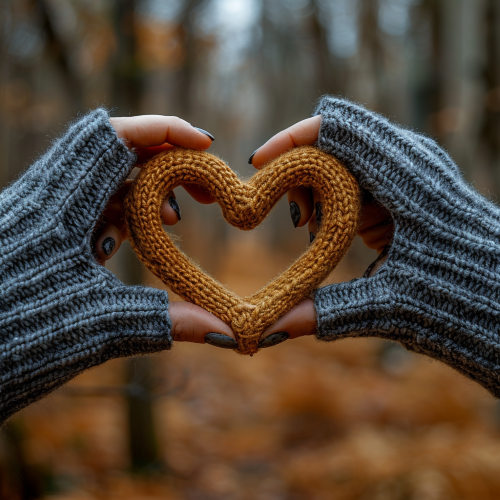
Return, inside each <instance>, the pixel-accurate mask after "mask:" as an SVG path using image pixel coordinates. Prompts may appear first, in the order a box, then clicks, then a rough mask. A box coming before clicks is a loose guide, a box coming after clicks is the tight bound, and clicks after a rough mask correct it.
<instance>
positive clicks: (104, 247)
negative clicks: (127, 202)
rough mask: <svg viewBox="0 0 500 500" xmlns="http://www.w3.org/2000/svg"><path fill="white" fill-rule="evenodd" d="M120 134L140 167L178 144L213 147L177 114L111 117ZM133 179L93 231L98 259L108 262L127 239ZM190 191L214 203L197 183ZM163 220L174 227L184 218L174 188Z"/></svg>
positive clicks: (164, 207)
mask: <svg viewBox="0 0 500 500" xmlns="http://www.w3.org/2000/svg"><path fill="white" fill-rule="evenodd" d="M109 121H110V123H111V126H112V127H113V128H114V129H115V131H116V134H117V136H118V137H119V138H120V139H122V140H123V142H124V143H125V144H126V145H127V147H128V148H129V149H133V150H134V152H135V153H136V154H137V164H136V166H138V167H140V166H141V164H143V163H145V162H146V161H147V160H148V159H150V158H152V157H153V156H155V155H157V154H158V153H161V152H162V151H165V150H167V149H171V148H173V147H176V146H180V147H183V148H189V149H196V150H205V149H207V148H209V147H210V145H211V144H212V141H213V136H212V135H211V134H209V133H208V132H206V131H204V130H201V129H197V128H196V127H193V126H192V125H190V124H189V123H188V122H186V121H184V120H182V119H180V118H177V117H175V116H161V115H144V116H133V117H125V118H110V120H109ZM131 184H132V180H127V181H125V183H124V184H123V185H122V186H121V187H120V188H119V189H118V191H117V192H116V193H115V194H114V195H113V196H112V197H111V199H110V200H109V202H108V204H107V206H106V208H105V210H104V212H103V214H102V217H101V222H100V225H99V227H98V229H97V230H96V232H95V234H94V242H95V243H94V246H95V251H96V255H97V257H98V261H99V263H101V264H103V265H104V264H105V262H106V261H107V260H109V259H110V258H111V257H112V256H113V255H114V254H115V253H116V251H117V250H118V248H120V245H121V244H122V243H123V242H124V241H125V240H126V239H127V231H126V228H125V221H124V218H123V214H124V206H123V202H124V199H125V196H126V195H127V193H128V191H129V189H130V186H131ZM183 187H184V188H185V189H186V190H187V191H188V193H189V194H190V195H191V196H193V198H194V199H195V200H196V201H198V202H199V203H204V204H206V203H213V202H214V201H215V200H214V199H213V198H212V197H211V196H210V195H208V193H206V192H205V191H204V190H203V189H201V188H199V187H197V186H190V185H184V186H183ZM161 216H162V220H163V223H164V224H166V225H167V226H172V225H174V224H176V223H177V222H178V221H180V220H181V210H180V207H179V204H178V202H177V200H176V198H175V194H174V192H173V191H170V192H169V193H168V194H167V196H166V198H165V200H164V202H163V204H162V208H161Z"/></svg>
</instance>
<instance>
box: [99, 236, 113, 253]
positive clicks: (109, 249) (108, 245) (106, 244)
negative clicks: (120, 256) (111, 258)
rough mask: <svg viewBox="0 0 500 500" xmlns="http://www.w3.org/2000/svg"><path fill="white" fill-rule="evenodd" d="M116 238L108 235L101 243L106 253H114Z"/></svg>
mask: <svg viewBox="0 0 500 500" xmlns="http://www.w3.org/2000/svg"><path fill="white" fill-rule="evenodd" d="M115 245H116V243H115V239H114V238H112V237H111V236H108V237H107V238H106V239H105V240H104V241H103V242H102V244H101V248H102V251H103V252H104V253H105V254H106V255H111V254H112V253H113V250H114V249H115Z"/></svg>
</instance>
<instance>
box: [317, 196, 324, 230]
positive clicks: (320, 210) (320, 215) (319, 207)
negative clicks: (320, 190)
mask: <svg viewBox="0 0 500 500" xmlns="http://www.w3.org/2000/svg"><path fill="white" fill-rule="evenodd" d="M322 218H323V205H322V204H321V201H318V202H317V203H316V225H317V226H318V229H319V226H320V225H321V219H322Z"/></svg>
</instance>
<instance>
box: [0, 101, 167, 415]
mask: <svg viewBox="0 0 500 500" xmlns="http://www.w3.org/2000/svg"><path fill="white" fill-rule="evenodd" d="M134 162H135V156H134V155H133V154H132V153H130V152H129V151H128V149H127V148H126V147H125V145H124V144H123V143H122V142H121V141H120V140H119V139H118V138H117V136H116V133H115V131H114V129H113V128H112V127H111V125H110V123H109V119H108V115H107V113H106V112H105V111H104V110H97V111H94V112H92V113H90V114H89V115H87V116H85V117H84V118H83V119H81V120H79V121H78V122H76V123H74V124H73V125H72V126H71V127H70V128H69V130H68V131H67V133H66V135H65V136H64V137H63V138H62V139H60V140H59V141H57V142H56V143H55V144H54V145H53V147H52V148H51V150H50V151H49V152H48V153H47V154H46V155H45V156H43V157H42V158H40V159H39V160H38V161H37V162H36V163H35V164H34V165H33V166H31V167H30V168H29V170H28V171H27V172H26V173H25V174H24V175H23V176H22V177H21V178H20V179H19V180H18V181H17V182H15V183H14V184H12V185H11V186H10V187H8V188H7V189H5V190H4V191H3V192H2V193H0V424H1V423H2V422H4V421H5V420H6V419H7V418H8V417H9V416H10V415H12V414H13V413H15V412H16V411H18V410H20V409H21V408H23V407H25V406H26V405H28V404H30V403H32V402H33V401H36V400H37V399H40V398H41V397H42V396H44V395H46V394H48V393H49V392H51V391H52V390H54V389H55V388H57V387H59V386H60V385H61V384H63V383H64V382H66V381H67V380H69V379H71V378H72V377H74V376H75V375H77V374H78V373H80V372H81V371H82V370H85V369H87V368H90V367H92V366H96V365H98V364H100V363H103V362H104V361H106V360H108V359H111V358H116V357H121V356H130V355H133V354H139V353H149V352H154V351H158V350H161V349H168V348H169V347H170V346H171V343H172V341H171V338H170V327H171V322H170V318H169V315H168V295H167V293H166V292H165V291H162V290H155V289H150V288H144V287H139V286H136V287H130V286H125V285H123V283H121V282H120V281H119V280H118V279H117V278H116V277H115V276H114V275H113V274H112V273H110V272H109V271H107V270H106V269H105V268H104V267H102V266H101V265H99V264H98V263H97V262H96V260H95V259H94V257H93V255H92V250H91V238H92V232H93V229H94V227H95V225H96V222H97V220H98V218H99V216H100V214H101V212H102V210H103V209H104V207H105V205H106V202H107V200H108V199H109V197H110V196H111V195H112V194H113V193H114V192H115V191H116V190H117V188H118V187H119V186H120V185H121V184H122V183H123V182H124V180H125V179H126V178H127V176H128V174H129V173H130V170H131V169H132V168H133V165H134Z"/></svg>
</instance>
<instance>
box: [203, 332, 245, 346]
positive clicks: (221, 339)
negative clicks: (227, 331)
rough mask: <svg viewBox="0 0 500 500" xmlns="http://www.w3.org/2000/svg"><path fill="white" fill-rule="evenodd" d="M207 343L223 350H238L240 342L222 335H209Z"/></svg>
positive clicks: (206, 337)
mask: <svg viewBox="0 0 500 500" xmlns="http://www.w3.org/2000/svg"><path fill="white" fill-rule="evenodd" d="M205 343H206V344H210V345H213V346H215V347H221V348H222V349H238V342H236V340H234V339H233V338H231V337H228V336H227V335H223V334H222V333H207V334H206V335H205Z"/></svg>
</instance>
